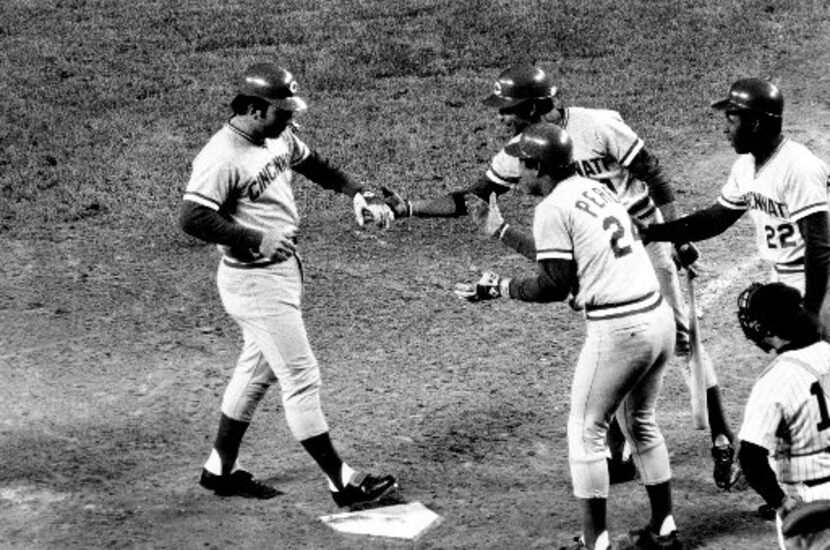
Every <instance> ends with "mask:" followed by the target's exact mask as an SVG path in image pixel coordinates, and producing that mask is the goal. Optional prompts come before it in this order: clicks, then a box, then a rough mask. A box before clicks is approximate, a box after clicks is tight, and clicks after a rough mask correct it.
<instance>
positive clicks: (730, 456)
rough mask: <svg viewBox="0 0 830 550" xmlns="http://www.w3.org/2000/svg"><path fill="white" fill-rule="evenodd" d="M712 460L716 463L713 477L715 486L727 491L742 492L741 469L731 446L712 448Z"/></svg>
mask: <svg viewBox="0 0 830 550" xmlns="http://www.w3.org/2000/svg"><path fill="white" fill-rule="evenodd" d="M712 460H714V462H715V467H714V470H713V471H712V477H713V478H714V479H715V485H717V486H718V488H719V489H723V490H725V491H729V490H730V489H732V490H740V489H741V488H742V486H743V485H744V483H743V474H742V472H741V469H740V468H739V467H738V465H737V464H735V449H734V448H733V447H732V445H730V444H726V445H715V446H713V447H712Z"/></svg>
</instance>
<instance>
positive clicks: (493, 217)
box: [467, 193, 507, 237]
mask: <svg viewBox="0 0 830 550" xmlns="http://www.w3.org/2000/svg"><path fill="white" fill-rule="evenodd" d="M467 212H469V214H470V217H471V218H472V219H473V222H475V224H476V225H477V226H478V228H479V230H481V232H482V233H484V234H485V235H487V236H488V237H500V236H501V232H502V230H504V228H505V227H507V223H506V222H505V221H504V217H503V216H502V215H501V209H500V208H499V203H498V195H496V193H490V201H489V202H485V201H484V200H483V199H482V198H481V197H479V196H478V195H474V194H469V195H467Z"/></svg>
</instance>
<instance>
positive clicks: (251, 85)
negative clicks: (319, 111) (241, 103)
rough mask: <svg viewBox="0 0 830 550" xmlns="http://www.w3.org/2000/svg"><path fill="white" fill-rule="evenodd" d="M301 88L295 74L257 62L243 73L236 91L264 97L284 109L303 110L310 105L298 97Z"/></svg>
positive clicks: (245, 94) (269, 64)
mask: <svg viewBox="0 0 830 550" xmlns="http://www.w3.org/2000/svg"><path fill="white" fill-rule="evenodd" d="M299 88H300V85H299V84H297V81H296V80H294V76H293V75H292V74H291V73H289V72H288V71H286V70H285V69H283V68H282V67H278V66H276V65H272V64H271V63H257V64H256V65H252V66H250V67H248V69H246V70H245V72H244V73H242V76H241V78H240V79H239V82H238V83H237V87H236V93H237V94H239V95H244V96H253V97H258V98H260V99H264V100H265V101H267V102H268V103H271V104H273V105H276V106H277V108H279V109H282V110H284V111H303V110H305V109H306V108H308V105H307V104H306V102H305V101H304V100H303V99H302V98H300V97H297V95H296V94H297V90H299Z"/></svg>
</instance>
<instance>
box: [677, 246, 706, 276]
mask: <svg viewBox="0 0 830 550" xmlns="http://www.w3.org/2000/svg"><path fill="white" fill-rule="evenodd" d="M699 258H700V252H699V251H698V249H697V247H696V246H695V245H693V244H692V243H683V244H676V245H674V247H673V249H672V259H673V260H674V264H675V265H676V266H677V269H681V268H684V267H685V268H686V269H688V270H690V271H697V270H696V269H695V262H697V260H698V259H699Z"/></svg>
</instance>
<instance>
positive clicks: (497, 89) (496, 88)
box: [493, 80, 502, 97]
mask: <svg viewBox="0 0 830 550" xmlns="http://www.w3.org/2000/svg"><path fill="white" fill-rule="evenodd" d="M493 93H494V94H495V95H497V96H499V97H501V95H502V93H501V82H499V81H498V80H497V81H496V83H495V84H494V85H493Z"/></svg>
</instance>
